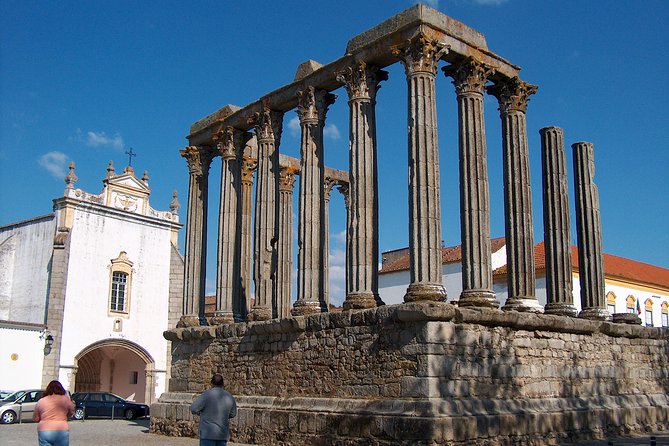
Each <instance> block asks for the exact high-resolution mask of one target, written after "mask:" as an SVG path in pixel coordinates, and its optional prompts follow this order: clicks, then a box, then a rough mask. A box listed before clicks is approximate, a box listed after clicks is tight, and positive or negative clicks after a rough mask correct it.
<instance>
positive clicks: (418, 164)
mask: <svg viewBox="0 0 669 446" xmlns="http://www.w3.org/2000/svg"><path fill="white" fill-rule="evenodd" d="M446 51H447V47H445V46H444V44H443V43H441V42H438V41H436V40H432V39H430V38H429V37H427V36H425V35H424V34H422V33H421V34H418V35H417V36H415V37H414V38H412V39H411V40H410V41H409V42H408V43H407V44H406V45H403V46H399V47H395V48H393V53H394V54H395V55H396V56H397V57H398V58H399V59H400V61H401V62H402V64H403V65H404V70H405V72H406V76H407V84H408V133H409V141H408V142H409V273H410V280H411V283H410V284H409V287H408V288H407V292H406V294H405V296H404V301H405V302H413V301H418V300H433V301H445V300H446V289H445V288H444V285H443V279H442V254H441V203H440V196H439V143H438V140H437V107H436V97H435V88H434V87H435V77H436V74H437V64H438V62H439V59H440V58H441V56H442V55H443V54H444V53H445V52H446ZM352 212H356V210H355V209H352ZM377 261H378V260H377Z"/></svg>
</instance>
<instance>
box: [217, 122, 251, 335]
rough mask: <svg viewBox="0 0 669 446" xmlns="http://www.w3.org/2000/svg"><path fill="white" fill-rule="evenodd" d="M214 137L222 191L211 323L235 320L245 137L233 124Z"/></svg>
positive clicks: (238, 277)
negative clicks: (213, 308)
mask: <svg viewBox="0 0 669 446" xmlns="http://www.w3.org/2000/svg"><path fill="white" fill-rule="evenodd" d="M221 133H222V134H220V135H218V136H217V139H220V140H221V141H220V142H219V143H218V151H219V153H220V155H221V159H222V163H221V192H220V206H219V217H218V251H217V266H218V269H217V274H216V311H215V312H214V317H213V318H212V319H211V320H210V323H211V324H227V323H232V322H234V320H235V318H234V305H235V302H236V301H238V300H239V297H238V294H239V291H240V289H239V279H240V271H241V269H240V268H241V262H240V257H239V254H240V252H241V251H240V250H241V231H240V230H239V229H238V228H239V225H238V222H239V197H240V195H241V191H240V189H241V168H240V164H239V156H238V154H239V153H241V152H242V151H243V150H244V144H245V143H246V139H243V134H242V132H239V131H235V130H234V129H233V128H232V127H228V128H226V129H225V130H224V131H222V132H221Z"/></svg>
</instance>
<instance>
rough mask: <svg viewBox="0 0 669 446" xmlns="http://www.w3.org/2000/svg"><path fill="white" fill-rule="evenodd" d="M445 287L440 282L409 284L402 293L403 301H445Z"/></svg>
mask: <svg viewBox="0 0 669 446" xmlns="http://www.w3.org/2000/svg"><path fill="white" fill-rule="evenodd" d="M446 299H447V296H446V289H445V288H444V285H442V284H440V283H419V282H414V283H412V284H410V285H409V288H407V292H406V294H405V295H404V302H418V301H421V300H431V301H434V302H446Z"/></svg>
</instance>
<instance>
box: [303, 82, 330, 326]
mask: <svg viewBox="0 0 669 446" xmlns="http://www.w3.org/2000/svg"><path fill="white" fill-rule="evenodd" d="M334 99H335V96H334V95H332V94H330V93H328V92H326V91H323V90H316V89H314V88H313V87H307V88H306V89H305V90H303V91H301V92H300V93H299V101H298V108H297V113H298V116H299V118H300V126H301V128H302V138H301V144H300V153H301V157H300V164H301V166H300V199H299V207H300V209H299V213H298V219H299V220H298V228H297V231H298V239H297V240H298V245H297V246H298V251H297V263H298V267H297V301H296V302H295V305H294V308H293V310H292V314H294V315H302V314H311V313H319V312H321V311H327V306H326V304H325V297H324V269H325V268H324V264H325V262H324V258H325V256H326V255H327V254H326V252H325V249H324V247H325V245H324V239H325V192H324V180H325V162H324V160H323V127H324V126H325V115H326V113H327V109H328V107H329V106H330V104H332V103H333V102H334Z"/></svg>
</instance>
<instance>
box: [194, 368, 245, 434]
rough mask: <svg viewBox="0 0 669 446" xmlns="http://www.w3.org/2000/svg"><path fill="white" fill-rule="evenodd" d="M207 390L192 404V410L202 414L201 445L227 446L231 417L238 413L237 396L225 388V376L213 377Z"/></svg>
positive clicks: (216, 375) (199, 431)
mask: <svg viewBox="0 0 669 446" xmlns="http://www.w3.org/2000/svg"><path fill="white" fill-rule="evenodd" d="M211 385H212V386H213V387H212V388H211V389H209V390H205V391H204V393H203V394H202V395H200V396H199V397H197V398H196V399H195V401H193V404H191V406H190V410H191V412H193V413H195V414H198V415H200V428H199V429H198V433H199V435H200V446H227V444H228V440H229V439H230V428H229V424H230V418H234V417H235V416H236V415H237V403H236V402H235V398H234V397H233V396H232V395H231V394H230V392H228V391H226V390H225V389H224V388H223V376H221V375H220V374H218V373H217V374H215V375H214V376H213V377H212V378H211Z"/></svg>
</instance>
